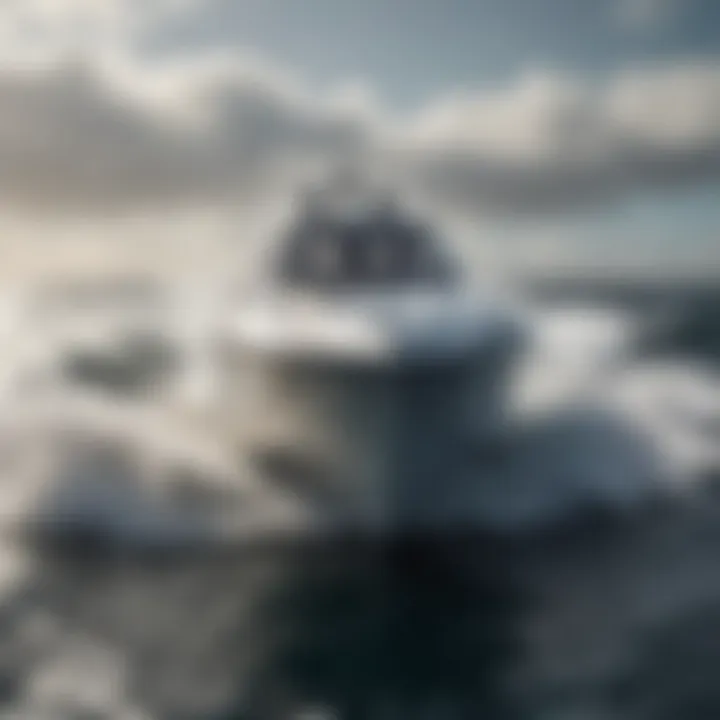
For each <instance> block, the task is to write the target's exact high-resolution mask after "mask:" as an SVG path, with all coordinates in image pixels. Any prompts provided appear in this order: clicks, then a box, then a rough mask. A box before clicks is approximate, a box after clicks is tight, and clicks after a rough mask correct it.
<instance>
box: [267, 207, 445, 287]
mask: <svg viewBox="0 0 720 720" xmlns="http://www.w3.org/2000/svg"><path fill="white" fill-rule="evenodd" d="M281 275H282V276H283V279H284V280H285V281H286V282H289V283H290V284H293V285H301V286H306V287H327V286H332V287H343V286H348V287H358V286H371V287H377V286H402V285H408V284H422V285H446V284H448V283H451V282H452V281H453V280H454V277H455V272H454V270H453V268H452V267H451V265H450V263H449V261H448V260H447V258H445V257H444V256H442V255H441V253H440V252H439V250H438V248H437V245H436V243H435V242H434V239H433V238H432V237H431V236H430V234H429V233H428V232H427V231H426V230H424V229H423V228H418V227H415V226H413V225H409V224H404V223H399V222H387V221H382V222H378V221H360V222H342V223H340V222H334V223H333V222H324V223H311V224H307V225H305V226H304V227H302V228H300V229H299V230H296V231H295V232H293V233H292V234H291V236H290V238H289V242H288V244H287V246H286V251H285V254H284V257H283V259H282V263H281Z"/></svg>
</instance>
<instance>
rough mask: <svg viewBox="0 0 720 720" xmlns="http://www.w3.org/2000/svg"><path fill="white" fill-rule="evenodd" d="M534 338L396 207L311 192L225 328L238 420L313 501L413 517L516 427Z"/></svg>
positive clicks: (265, 461)
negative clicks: (512, 394)
mask: <svg viewBox="0 0 720 720" xmlns="http://www.w3.org/2000/svg"><path fill="white" fill-rule="evenodd" d="M522 337H523V334H522V331H521V326H520V324H519V323H518V321H517V318H516V317H515V316H514V315H513V313H512V312H510V311H509V310H508V309H507V308H504V307H503V306H502V304H501V303H499V302H498V301H496V300H494V299H493V298H492V297H491V296H490V295H489V294H488V293H483V292H481V291H478V289H477V288H476V287H475V286H474V285H473V284H472V283H471V282H470V281H469V279H468V277H467V276H466V274H465V273H463V272H462V264H461V262H460V261H459V260H458V259H457V258H454V257H453V256H452V254H451V253H450V252H449V249H448V248H447V247H446V245H445V244H444V243H442V242H441V241H440V239H439V238H438V237H437V236H436V234H435V233H434V232H433V231H432V229H431V227H430V226H429V225H428V224H427V223H423V222H421V221H420V220H418V219H417V218H415V217H414V216H412V215H411V214H410V213H409V211H407V210H403V209H401V208H400V207H399V206H398V204H397V202H395V201H388V200H387V199H384V198H381V199H379V200H375V201H374V202H372V203H367V202H366V203H364V204H362V205H361V207H360V208H359V209H358V207H356V206H353V207H350V208H348V207H347V206H341V207H338V206H333V205H332V204H327V205H323V204H322V203H317V202H309V203H306V204H305V205H304V206H303V207H302V208H301V210H300V212H298V213H297V214H296V216H295V217H294V218H293V220H292V222H291V223H290V226H289V228H287V229H286V231H285V232H284V234H282V235H281V237H280V241H279V242H278V243H276V247H275V249H274V252H273V253H270V255H269V258H268V261H267V262H266V263H265V264H264V266H263V267H262V270H261V272H260V275H259V278H258V282H257V283H256V284H255V285H254V286H253V289H252V291H251V292H250V293H249V295H248V297H246V299H245V301H244V302H243V304H242V307H241V308H240V309H239V310H238V312H237V313H235V314H234V315H233V317H232V320H231V321H230V326H229V327H228V328H226V329H225V331H224V333H223V342H222V352H221V357H222V361H221V368H222V377H223V387H224V388H225V391H226V393H227V395H226V401H225V405H226V407H227V409H228V411H229V412H228V422H230V423H231V426H232V433H233V435H234V437H235V438H236V439H237V442H238V443H239V444H240V445H241V446H242V448H243V451H244V452H246V453H248V454H249V456H250V457H252V458H254V461H255V463H256V465H257V466H258V467H260V468H261V470H262V472H264V473H265V474H266V475H267V476H268V477H272V478H273V479H274V480H275V481H277V482H284V483H285V484H286V486H287V488H288V490H289V492H291V493H294V494H296V495H297V496H298V497H301V498H311V499H312V500H313V501H317V502H324V503H326V504H327V505H328V506H332V507H333V508H335V509H337V508H343V509H344V511H351V514H352V515H353V517H358V518H362V519H363V521H368V522H373V523H375V522H377V523H379V524H380V525H381V526H387V525H388V523H389V524H397V523H412V522H414V521H415V520H418V519H420V518H423V517H425V516H427V515H428V513H430V514H432V513H433V511H434V510H436V509H437V508H438V507H439V506H440V505H441V504H442V501H443V498H445V497H447V496H448V494H449V493H451V492H452V478H453V477H456V476H457V475H458V474H459V473H458V470H459V468H460V467H462V466H463V465H466V463H467V461H468V457H469V455H470V454H471V453H473V452H474V450H475V449H476V447H477V445H478V444H479V443H483V442H489V441H491V439H492V438H496V437H497V436H498V434H499V433H501V432H502V429H503V427H504V423H505V415H506V411H507V401H506V394H507V389H508V384H509V381H510V376H511V369H512V366H513V359H514V358H516V357H517V355H518V348H519V346H520V344H521V341H522Z"/></svg>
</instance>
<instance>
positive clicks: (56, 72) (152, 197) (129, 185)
mask: <svg viewBox="0 0 720 720" xmlns="http://www.w3.org/2000/svg"><path fill="white" fill-rule="evenodd" d="M0 107H2V109H3V112H2V114H0V197H2V198H3V200H4V202H5V203H6V204H10V205H14V206H16V207H19V206H24V207H27V208H37V209H43V208H44V209H53V210H60V211H65V212H79V213H88V212H92V211H94V210H128V209H129V210H137V209H155V210H163V209H165V208H187V207H191V206H198V207H208V206H214V205H217V206H232V205H235V204H242V203H246V204H250V203H254V204H257V203H260V202H265V201H266V199H267V198H270V197H277V196H278V195H279V194H281V193H283V192H287V190H288V189H289V187H290V186H291V185H293V183H295V182H296V181H297V179H298V178H299V177H301V176H302V175H303V174H304V173H308V172H310V171H311V170H318V169H321V168H324V167H330V166H332V165H333V164H334V163H337V162H339V161H340V160H343V161H345V162H349V163H352V162H360V161H362V162H366V163H368V164H370V165H373V166H374V167H375V168H376V169H378V170H380V171H381V172H382V173H383V175H384V176H385V177H386V178H387V179H388V181H389V182H390V183H391V184H392V183H394V184H396V185H397V186H398V187H399V188H401V189H403V190H406V191H407V192H408V193H409V194H411V195H414V196H416V197H418V198H422V199H423V200H426V201H427V202H430V203H434V204H435V205H436V206H437V207H438V208H439V209H440V210H444V211H446V212H449V213H450V212H451V213H455V214H461V215H465V216H467V217H470V218H472V217H477V216H479V215H480V214H487V213H490V212H497V213H506V214H507V213H510V214H516V213H522V212H539V211H542V212H545V211H555V212H567V211H569V210H574V209H577V208H584V207H587V206H593V205H596V204H598V203H602V202H608V201H611V200H614V199H618V198H622V197H626V196H628V195H630V194H631V193H633V192H636V191H645V190H653V189H657V188H660V187H663V188H666V187H670V188H672V187H676V186H683V185H687V184H691V183H702V182H706V181H709V180H716V179H718V178H720V64H718V63H717V62H711V61H708V62H705V63H701V62H698V63H695V64H687V65H675V66H667V67H664V68H662V67H650V68H645V69H635V70H627V71H625V72H623V73H620V74H619V75H618V76H616V77H614V78H610V79H609V80H607V81H605V82H602V83H594V84H591V83H588V82H585V81H583V80H582V79H577V78H572V77H562V76H560V75H558V74H553V73H542V72H536V73H531V74H529V75H527V76H524V77H521V78H519V79H518V80H517V81H516V82H515V83H513V84H511V85H510V86H508V87H507V88H505V89H502V90H498V91H492V92H478V93H474V94H465V95H457V96H453V97H449V98H445V99H438V100H436V101H435V102H432V103H430V104H429V105H428V106H427V107H426V108H425V109H423V110H421V111H419V112H417V113H416V114H415V115H413V116H412V117H409V118H403V119H399V118H395V117H393V116H392V114H391V113H390V112H388V111H387V110H386V109H384V108H383V107H382V104H381V103H380V102H379V101H377V99H375V98H373V96H372V93H370V92H368V91H366V90H358V89H357V88H349V89H347V90H346V91H340V90H337V91H330V92H327V93H325V94H323V93H319V92H316V91H314V90H313V89H312V88H310V87H308V86H306V85H305V84H303V82H302V81H301V80H300V79H298V78H296V77H293V76H292V75H291V74H288V73H286V72H283V71H281V70H279V69H277V68H273V67H272V66H270V65H268V64H265V63H262V62H259V61H257V60H256V59H253V58H251V57H247V56H241V55H237V54H222V55H215V56H212V57H203V58H184V59H183V58H179V59H177V58H176V59H175V60H168V61H165V62H163V63H150V62H148V61H141V60H139V59H137V58H135V57H132V56H131V55H129V54H127V53H123V52H117V53H114V54H113V53H106V54H105V55H104V56H103V57H102V58H97V57H96V58H93V60H92V61H85V62H82V61H76V62H58V61H56V60H53V61H48V62H45V63H40V64H35V65H30V64H27V63H25V64H18V63H14V64H5V65H4V66H3V69H2V70H1V71H0Z"/></svg>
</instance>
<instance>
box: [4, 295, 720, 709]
mask: <svg viewBox="0 0 720 720" xmlns="http://www.w3.org/2000/svg"><path fill="white" fill-rule="evenodd" d="M615 299H616V298H615V296H614V295H612V294H611V297H610V300H613V302H609V301H608V298H607V297H601V298H597V297H593V298H591V299H589V300H588V299H586V298H582V302H581V301H580V300H578V299H577V298H571V299H569V300H568V299H561V300H560V301H558V300H554V301H553V302H552V303H549V302H544V303H542V304H540V303H538V305H537V307H536V308H535V309H534V310H533V312H532V313H531V316H530V317H529V318H528V320H529V323H530V326H531V330H532V338H531V340H532V342H531V343H530V347H531V350H530V352H529V353H528V354H527V356H526V358H525V359H524V361H523V363H522V365H521V366H520V367H519V368H518V372H517V377H516V378H515V380H514V381H513V383H512V387H511V391H512V392H511V396H510V397H509V399H508V401H509V403H511V407H512V409H513V416H514V418H515V423H514V424H513V427H512V432H511V433H509V435H508V439H507V441H506V442H505V443H504V444H502V446H499V447H497V448H494V449H492V451H490V452H486V453H485V454H483V453H482V452H480V453H479V454H478V457H477V460H476V461H475V462H474V463H473V465H472V467H468V468H467V471H466V472H467V476H468V483H469V484H470V485H471V487H472V493H471V494H470V495H468V496H467V497H466V498H465V500H464V504H465V505H466V507H465V508H464V509H465V510H466V512H467V513H469V515H470V516H472V517H473V518H476V520H477V522H476V525H475V527H474V528H472V530H469V529H468V528H467V527H464V528H463V531H462V532H460V531H459V530H457V529H456V531H454V532H450V531H448V532H443V533H440V532H432V533H431V532H423V533H415V534H412V535H411V534H407V535H405V536H403V537H398V538H395V539H394V540H393V541H392V542H391V541H388V540H387V539H385V540H378V538H370V537H368V536H363V535H361V534H358V533H356V534H347V535H343V536H342V537H335V538H333V539H332V541H330V540H328V539H327V538H322V537H310V536H308V535H307V534H302V532H301V534H300V536H298V535H297V534H293V533H292V532H288V533H287V535H283V534H282V533H278V532H275V530H277V528H284V529H287V530H290V531H294V530H297V529H298V528H299V529H300V530H302V528H303V527H304V526H303V520H304V518H303V517H299V516H298V514H297V512H296V510H297V508H296V507H295V506H296V505H297V503H293V502H292V498H288V497H287V496H286V495H285V496H284V495H282V493H278V494H274V493H273V491H272V490H271V489H270V488H268V486H267V485H266V484H265V483H263V480H262V478H260V477H257V475H256V474H255V473H253V471H252V469H251V468H250V467H249V465H247V463H246V459H245V458H243V457H237V455H236V454H235V453H233V452H232V448H228V447H227V446H226V444H225V443H223V441H222V438H220V437H218V436H217V435H216V434H214V433H213V432H210V431H208V426H207V424H206V423H204V422H203V416H202V404H203V402H208V401H209V399H211V398H212V397H214V395H213V393H214V392H217V388H215V387H214V386H213V373H212V367H211V365H210V364H208V363H209V360H208V354H207V353H206V352H204V347H203V345H202V338H203V335H202V332H200V331H199V328H198V326H201V323H198V325H194V326H193V327H192V328H188V327H184V326H181V325H180V324H178V323H174V322H173V321H172V318H168V317H166V316H164V315H162V313H159V314H158V317H157V318H156V317H154V316H153V315H151V314H148V313H146V312H140V313H136V314H133V313H129V312H127V311H117V312H114V313H109V312H107V311H103V313H101V314H100V315H99V317H86V316H83V317H80V316H79V315H78V314H76V313H74V312H73V313H69V314H67V315H63V316H61V317H58V316H56V315H55V316H53V317H51V318H48V317H47V316H45V315H43V316H40V315H32V314H29V313H28V310H27V307H26V306H25V305H23V304H22V303H21V302H20V301H19V300H18V299H9V298H8V299H7V300H6V302H5V304H4V305H3V310H2V312H1V313H0V334H2V337H3V339H4V346H5V347H6V348H7V349H8V350H7V352H5V353H4V355H3V365H2V368H1V373H0V378H1V379H2V382H1V383H0V464H1V465H2V473H1V474H0V481H1V482H2V483H3V491H2V493H0V530H1V531H2V532H1V533H0V543H1V544H2V548H1V549H0V704H1V705H2V709H1V712H2V717H7V718H48V719H50V718H52V719H53V720H55V719H63V718H108V719H113V720H120V719H124V718H128V719H130V718H133V719H135V718H143V719H146V720H151V719H158V720H159V719H165V718H167V719H168V720H171V719H178V720H184V719H186V718H187V719H188V720H190V719H195V718H213V719H215V718H218V719H220V718H224V719H227V720H231V719H235V718H237V719H239V718H248V719H250V718H253V719H254V718H258V719H260V720H264V719H265V718H268V720H271V719H272V718H278V720H279V719H280V718H291V717H297V718H300V717H305V718H309V717H314V718H349V719H352V718H370V719H373V720H374V718H412V719H413V720H415V719H416V718H428V720H430V719H431V718H432V719H433V720H434V719H435V718H437V719H438V720H440V719H441V718H458V719H460V718H462V719H463V720H464V719H465V718H477V717H483V718H523V719H524V718H528V719H533V720H534V719H535V718H538V719H539V718H553V719H557V718H582V719H583V720H592V719H595V718H629V719H630V718H631V719H633V720H634V719H638V720H639V719H641V718H642V719H644V718H652V719H656V718H657V719H658V720H661V719H663V718H678V717H683V718H686V717H687V718H693V719H695V718H705V717H707V718H716V717H717V716H718V711H719V710H720V694H719V693H718V692H717V691H716V690H715V685H716V684H717V683H716V682H715V680H716V679H717V678H716V677H715V670H714V668H715V667H716V666H717V660H718V658H717V657H716V654H718V653H720V643H717V642H713V638H714V637H715V635H716V633H717V632H718V631H720V625H718V624H717V623H718V621H720V602H719V601H720V580H718V578H717V574H716V573H715V572H714V569H715V567H716V564H717V560H718V558H720V525H719V524H718V519H720V493H718V490H717V485H716V483H717V477H718V470H719V469H720V468H719V467H718V463H720V449H719V448H720V445H719V444H718V442H717V439H718V437H717V436H718V433H720V382H719V381H718V376H717V359H716V357H715V354H714V350H713V347H712V343H710V344H708V343H702V342H700V341H699V340H698V338H699V337H700V336H701V335H702V333H701V332H699V331H698V330H697V326H698V324H700V325H702V322H700V321H703V319H706V318H707V316H708V313H709V312H711V311H712V307H713V306H712V303H711V300H708V299H707V298H706V297H705V296H703V298H701V299H698V297H696V295H693V294H692V293H690V294H687V293H685V294H683V293H680V294H678V292H677V291H675V290H673V291H672V293H671V291H670V290H668V291H667V298H665V300H668V301H669V300H672V305H673V307H674V308H677V307H680V310H679V311H678V312H677V318H678V319H677V320H676V322H674V323H673V324H672V325H668V327H665V325H663V324H661V323H658V322H657V314H656V313H655V312H653V308H652V307H651V308H650V309H648V307H647V304H646V303H645V302H641V301H640V300H638V299H637V298H631V299H628V298H627V297H625V296H624V295H623V296H622V298H621V301H618V302H614V300H615ZM663 307H664V306H663ZM716 307H717V306H715V308H716ZM34 312H36V311H34ZM662 316H663V317H666V314H665V313H663V315H662ZM143 323H145V324H144V325H143ZM153 323H156V324H155V325H153ZM157 323H160V324H159V325H158V324H157ZM128 327H130V328H133V329H134V330H135V331H137V329H138V327H140V329H141V330H142V332H140V333H136V339H135V341H134V343H131V344H130V345H128V344H127V343H125V344H122V343H117V342H115V341H114V340H113V337H114V336H115V335H117V334H118V333H119V332H125V331H126V330H127V328H128ZM28 328H32V331H28ZM99 329H101V330H102V333H99V332H98V330H99ZM160 331H162V333H161V332H160ZM704 332H705V335H704V336H703V337H710V338H711V339H712V337H713V334H714V331H713V330H712V327H710V330H707V329H705V330H704ZM173 333H174V334H173ZM163 339H164V340H167V342H165V343H163V342H160V341H161V340H163ZM171 340H172V341H173V342H174V343H175V344H174V345H173V342H170V341H171ZM170 346H172V347H173V348H174V351H173V352H170V351H168V347H170ZM68 348H70V349H71V350H72V352H70V353H68V352H67V351H68ZM81 350H82V352H81ZM258 507H262V508H263V513H258V510H257V508H258ZM267 518H272V524H271V527H272V528H273V532H267V529H268V524H267V522H266V520H267Z"/></svg>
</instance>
